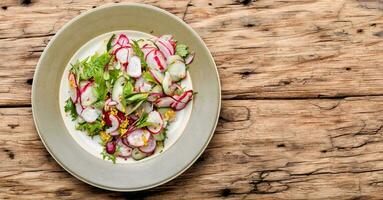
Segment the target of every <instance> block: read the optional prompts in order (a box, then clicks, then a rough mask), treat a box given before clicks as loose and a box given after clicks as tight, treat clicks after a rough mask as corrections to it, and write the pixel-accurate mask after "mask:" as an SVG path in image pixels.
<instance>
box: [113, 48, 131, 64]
mask: <svg viewBox="0 0 383 200" xmlns="http://www.w3.org/2000/svg"><path fill="white" fill-rule="evenodd" d="M129 54H130V51H129V49H128V48H120V49H118V50H117V51H116V59H117V60H118V61H119V62H120V63H121V64H126V63H127V62H128V57H129Z"/></svg>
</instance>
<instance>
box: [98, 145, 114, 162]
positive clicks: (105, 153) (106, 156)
mask: <svg viewBox="0 0 383 200" xmlns="http://www.w3.org/2000/svg"><path fill="white" fill-rule="evenodd" d="M101 155H102V159H104V160H105V158H107V159H108V160H110V161H112V162H113V164H116V155H114V154H108V153H107V152H106V150H105V148H104V150H103V151H102V152H101Z"/></svg>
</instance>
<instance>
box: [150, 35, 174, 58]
mask: <svg viewBox="0 0 383 200" xmlns="http://www.w3.org/2000/svg"><path fill="white" fill-rule="evenodd" d="M155 44H156V45H157V47H158V49H159V50H160V51H161V52H162V53H163V54H164V56H165V58H166V59H167V58H168V57H170V56H172V55H174V52H175V50H174V47H173V46H172V44H171V43H170V42H169V41H166V40H164V39H163V38H158V39H157V40H156V42H155Z"/></svg>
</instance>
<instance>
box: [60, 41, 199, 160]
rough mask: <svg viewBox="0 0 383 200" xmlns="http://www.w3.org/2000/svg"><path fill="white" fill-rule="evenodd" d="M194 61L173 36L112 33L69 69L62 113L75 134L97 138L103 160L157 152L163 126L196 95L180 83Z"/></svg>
mask: <svg viewBox="0 0 383 200" xmlns="http://www.w3.org/2000/svg"><path fill="white" fill-rule="evenodd" d="M193 58H194V53H191V52H189V50H188V46H186V45H184V44H181V43H179V42H177V41H176V40H174V39H173V37H172V36H171V35H163V36H160V37H153V38H150V39H137V40H133V39H131V38H128V36H126V35H125V34H117V35H116V34H113V35H112V36H111V37H110V38H107V39H106V40H105V42H104V43H103V50H102V51H97V52H96V53H94V54H93V55H92V56H90V57H88V58H85V59H82V60H78V61H76V62H75V63H72V64H71V68H70V71H69V75H68V82H69V94H70V97H69V98H68V100H66V101H65V106H64V110H65V112H66V113H68V115H69V116H70V117H71V119H72V120H73V121H75V124H76V129H77V130H80V131H82V132H85V133H86V134H87V135H88V136H90V137H92V138H93V137H95V136H98V137H100V139H101V142H100V144H101V145H102V147H103V151H102V152H101V155H102V157H103V159H108V160H111V161H112V162H113V163H115V162H116V158H117V157H121V158H123V159H125V160H126V159H128V158H133V159H134V160H141V159H143V158H146V157H149V156H151V155H154V154H155V153H160V152H161V151H162V150H163V148H164V141H165V140H166V138H167V135H166V132H167V127H168V126H169V124H171V123H172V122H173V121H174V120H175V118H176V113H177V111H180V110H182V109H184V108H185V107H186V106H187V105H188V103H189V102H190V101H191V100H192V99H193V96H194V95H195V93H194V92H193V90H186V89H185V88H183V87H182V84H181V81H182V80H184V79H185V78H186V76H187V70H188V67H187V65H189V64H190V63H191V62H192V61H193Z"/></svg>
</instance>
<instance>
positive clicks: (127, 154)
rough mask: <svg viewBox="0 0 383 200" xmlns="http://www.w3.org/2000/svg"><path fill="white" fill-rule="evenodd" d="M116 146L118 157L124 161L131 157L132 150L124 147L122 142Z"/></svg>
mask: <svg viewBox="0 0 383 200" xmlns="http://www.w3.org/2000/svg"><path fill="white" fill-rule="evenodd" d="M117 145H118V146H119V147H120V148H119V150H120V151H119V152H118V156H119V157H123V158H125V159H127V158H129V157H130V156H131V155H132V151H133V149H132V148H130V147H128V146H127V145H125V144H124V143H123V142H118V143H117Z"/></svg>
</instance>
